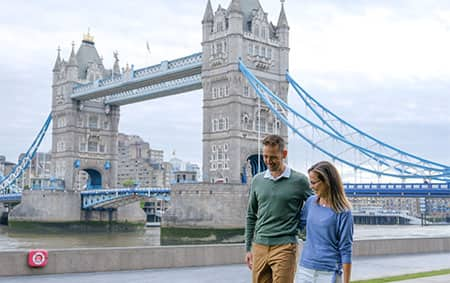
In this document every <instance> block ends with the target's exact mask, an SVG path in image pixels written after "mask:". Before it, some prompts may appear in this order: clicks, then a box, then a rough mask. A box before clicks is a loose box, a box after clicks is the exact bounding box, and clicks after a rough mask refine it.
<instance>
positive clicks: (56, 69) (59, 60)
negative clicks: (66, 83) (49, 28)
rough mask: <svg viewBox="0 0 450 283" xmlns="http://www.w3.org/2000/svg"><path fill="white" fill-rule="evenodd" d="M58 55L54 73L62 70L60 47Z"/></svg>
mask: <svg viewBox="0 0 450 283" xmlns="http://www.w3.org/2000/svg"><path fill="white" fill-rule="evenodd" d="M56 51H58V55H57V56H56V61H55V66H54V67H53V72H57V71H59V70H61V47H59V46H58V49H56Z"/></svg>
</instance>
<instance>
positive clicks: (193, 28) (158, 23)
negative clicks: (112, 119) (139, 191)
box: [0, 0, 450, 164]
mask: <svg viewBox="0 0 450 283" xmlns="http://www.w3.org/2000/svg"><path fill="white" fill-rule="evenodd" d="M211 2H212V5H213V9H214V10H215V9H216V8H217V6H218V4H219V3H221V4H222V6H223V7H228V4H229V1H228V0H226V1H219V0H213V1H211ZM260 2H261V4H262V6H263V8H264V10H265V11H266V12H268V16H269V19H270V20H271V21H273V22H275V23H276V22H277V18H278V15H279V11H280V7H281V6H280V3H279V1H272V0H270V1H269V0H260ZM205 6H206V0H196V1H181V0H180V1H175V0H171V1H151V3H149V2H148V1H143V0H141V1H128V2H123V1H78V2H70V1H69V2H67V1H66V2H64V1H56V0H47V1H31V2H30V1H24V0H18V1H14V2H11V3H9V5H8V6H5V7H2V10H1V11H0V16H1V18H2V25H0V36H1V37H2V45H0V61H1V62H2V65H1V66H0V83H1V86H0V95H1V99H2V100H1V105H2V111H1V112H0V120H1V121H2V131H1V133H0V155H6V156H7V157H8V159H9V160H15V159H17V156H18V154H19V153H20V152H24V151H25V150H26V148H27V147H28V146H29V145H30V144H31V141H32V140H33V138H34V136H35V135H36V134H37V132H38V130H39V129H40V127H41V126H42V124H43V122H44V120H45V118H46V116H47V114H48V112H49V111H50V103H51V78H52V73H51V70H52V68H53V64H54V61H55V58H56V49H57V47H58V46H61V48H62V51H61V54H62V56H63V57H64V58H66V59H67V58H68V56H69V53H70V49H71V43H72V41H75V44H76V47H78V46H79V44H80V40H81V36H82V34H83V33H86V32H87V29H88V28H90V31H91V33H92V34H93V35H94V37H95V42H96V47H97V50H98V52H99V54H100V55H101V56H103V57H104V64H105V66H106V67H107V68H111V67H112V64H113V56H112V54H113V52H114V51H115V50H117V51H118V52H119V58H120V64H121V65H122V66H124V65H125V64H126V63H129V64H134V65H135V68H141V67H145V66H149V65H153V64H158V63H159V62H161V61H163V60H171V59H174V58H178V57H182V56H187V55H190V54H192V53H195V52H199V51H201V19H202V17H203V12H204V8H205ZM285 7H286V13H287V17H288V22H289V24H290V28H291V29H290V42H291V51H290V72H291V74H292V75H293V76H294V77H295V78H296V79H298V80H299V82H301V83H302V85H303V86H304V87H305V88H306V89H307V90H308V91H309V92H310V93H311V94H312V95H313V96H314V97H316V98H317V99H318V100H320V101H321V102H322V103H323V104H325V105H326V106H328V107H329V108H330V109H331V110H332V111H334V112H336V113H337V114H339V115H341V116H342V117H343V118H345V119H346V120H348V121H349V122H351V123H353V124H355V125H357V126H358V127H360V128H361V129H363V130H366V131H368V132H370V133H373V134H374V135H376V136H377V137H379V138H381V139H384V140H387V141H389V142H392V143H393V144H395V145H398V146H399V147H401V148H407V149H408V150H410V151H412V152H414V153H417V154H419V155H426V156H428V157H429V158H430V159H436V160H439V161H441V162H444V163H447V164H450V153H449V152H448V151H446V150H444V148H445V142H448V140H449V137H450V130H449V127H448V124H449V119H450V118H449V117H450V116H449V115H448V113H449V112H450V111H449V110H450V103H449V98H448V97H449V96H448V93H449V89H450V80H449V79H448V78H449V77H450V67H449V66H450V56H448V54H447V53H448V50H450V30H449V25H450V22H449V20H448V19H449V15H450V3H449V2H448V1H444V0H442V1H439V0H429V1H421V0H411V1H409V0H408V1H407V0H402V1H388V0H384V1H369V0H359V1H354V0H352V1H349V0H343V1H334V0H321V1H317V0H306V1H287V2H286V3H285ZM17 11H20V15H21V16H20V17H18V16H17ZM147 41H148V42H149V44H150V48H151V51H152V53H151V54H150V55H149V54H148V51H147V49H146V42H147ZM201 107H202V94H201V91H198V92H191V93H187V94H183V95H180V96H174V97H168V98H164V99H158V100H152V101H147V102H142V103H138V104H133V105H129V106H125V107H122V109H121V114H122V115H121V123H120V130H121V131H123V132H125V133H128V134H136V135H140V136H141V137H143V138H144V139H145V140H147V141H149V142H150V145H151V146H152V147H154V148H161V149H164V150H165V158H166V159H168V158H169V157H170V156H169V155H170V153H171V152H172V150H173V149H176V152H177V156H179V157H181V158H182V159H185V160H190V161H195V162H199V163H200V162H201V154H202V152H201V151H202V149H201V139H202V136H201V132H202V115H201V111H202V108H201ZM397 133H398V134H397ZM405 137H408V138H405ZM433 137H439V138H433ZM447 144H448V143H447ZM41 149H42V150H43V151H46V150H49V149H50V135H48V136H47V137H46V140H45V141H44V145H43V146H42V147H41ZM301 158H302V157H299V159H300V160H299V161H297V162H302V160H301ZM290 160H291V161H292V162H294V160H293V158H291V159H290Z"/></svg>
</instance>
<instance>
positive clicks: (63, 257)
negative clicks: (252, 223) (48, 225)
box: [0, 238, 450, 276]
mask: <svg viewBox="0 0 450 283" xmlns="http://www.w3.org/2000/svg"><path fill="white" fill-rule="evenodd" d="M443 252H450V238H424V239H395V240H393V239H382V240H362V241H356V242H355V243H354V248H353V255H354V256H381V255H394V254H415V253H443ZM27 254H28V251H26V250H20V251H4V252H1V253H0V266H1V268H0V276H17V275H37V274H56V273H73V272H101V271H119V270H138V269H150V268H171V267H192V266H208V265H224V264H243V263H244V262H243V260H244V254H245V246H244V244H225V245H224V244H221V245H195V246H165V247H130V248H96V249H66V250H49V259H48V264H47V266H46V267H43V268H31V267H28V265H27Z"/></svg>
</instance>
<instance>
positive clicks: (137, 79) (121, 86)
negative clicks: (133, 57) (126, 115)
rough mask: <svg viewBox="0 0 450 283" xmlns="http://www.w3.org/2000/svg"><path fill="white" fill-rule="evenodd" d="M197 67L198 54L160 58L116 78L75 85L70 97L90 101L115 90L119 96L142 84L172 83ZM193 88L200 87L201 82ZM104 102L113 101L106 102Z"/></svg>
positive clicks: (199, 65)
mask: <svg viewBox="0 0 450 283" xmlns="http://www.w3.org/2000/svg"><path fill="white" fill-rule="evenodd" d="M201 69H202V53H195V54H192V55H189V56H186V57H182V58H178V59H175V60H172V61H163V62H161V64H158V65H154V66H150V67H146V68H142V69H139V70H135V71H134V70H130V71H129V73H127V72H125V73H124V74H122V75H119V76H116V77H114V76H112V77H110V78H106V79H103V80H98V81H94V82H92V83H88V84H84V85H79V86H76V87H74V89H73V94H72V95H71V98H72V99H76V100H90V99H96V98H99V97H104V96H109V95H113V94H118V93H121V94H122V96H123V95H124V94H126V93H129V91H133V90H136V89H140V88H143V89H141V90H140V92H142V91H144V90H145V88H146V87H149V86H152V85H155V87H157V86H158V85H160V84H161V83H164V82H169V81H173V82H172V84H176V82H177V80H178V79H182V78H186V77H193V76H195V75H200V74H201ZM195 78H196V77H195ZM193 80H194V79H193ZM196 86H197V85H196ZM197 88H201V83H200V85H198V86H197ZM183 91H188V90H183ZM177 93H178V92H177ZM147 99H148V98H147ZM137 101H140V100H137ZM134 102H135V101H134ZM108 103H113V102H112V101H110V102H108Z"/></svg>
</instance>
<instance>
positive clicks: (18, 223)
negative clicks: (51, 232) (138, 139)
mask: <svg viewBox="0 0 450 283" xmlns="http://www.w3.org/2000/svg"><path fill="white" fill-rule="evenodd" d="M145 219H146V215H145V212H144V211H143V210H142V209H141V208H140V205H139V202H135V203H131V204H128V205H125V206H122V207H119V208H117V209H116V210H114V211H112V213H111V215H109V213H108V211H83V210H81V195H80V192H76V191H48V190H37V191H31V190H24V191H23V193H22V201H21V203H20V204H18V205H16V206H15V207H14V208H13V209H12V210H11V211H10V212H9V219H8V222H9V223H8V225H9V226H11V227H12V228H14V227H17V228H27V227H29V228H31V227H34V226H46V225H47V226H51V227H54V228H56V229H57V228H58V227H59V226H60V227H69V229H70V228H72V227H73V228H74V229H78V228H80V227H82V226H89V225H90V224H94V226H95V227H100V229H101V227H108V229H109V228H111V227H109V226H111V225H110V224H111V223H112V224H118V226H120V225H122V224H124V225H125V226H132V227H134V226H136V227H138V226H142V227H144V224H145ZM119 230H129V229H128V228H125V229H122V228H119Z"/></svg>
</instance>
